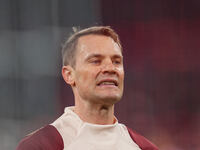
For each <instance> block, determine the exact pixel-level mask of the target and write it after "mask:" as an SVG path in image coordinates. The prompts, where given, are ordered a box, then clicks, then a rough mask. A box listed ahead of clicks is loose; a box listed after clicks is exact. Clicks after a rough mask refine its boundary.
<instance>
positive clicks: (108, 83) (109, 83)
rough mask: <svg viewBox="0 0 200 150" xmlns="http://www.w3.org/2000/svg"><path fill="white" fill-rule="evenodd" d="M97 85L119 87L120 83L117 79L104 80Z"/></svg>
mask: <svg viewBox="0 0 200 150" xmlns="http://www.w3.org/2000/svg"><path fill="white" fill-rule="evenodd" d="M97 85H98V86H101V85H105V86H118V82H117V80H115V79H104V80H100V81H99V82H98V84H97Z"/></svg>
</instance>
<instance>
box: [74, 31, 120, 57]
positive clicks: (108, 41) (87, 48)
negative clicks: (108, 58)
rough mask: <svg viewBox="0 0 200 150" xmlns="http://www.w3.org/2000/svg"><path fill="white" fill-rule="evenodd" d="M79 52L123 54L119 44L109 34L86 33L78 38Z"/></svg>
mask: <svg viewBox="0 0 200 150" xmlns="http://www.w3.org/2000/svg"><path fill="white" fill-rule="evenodd" d="M77 49H78V53H79V54H84V53H100V54H101V53H102V54H110V55H112V54H114V55H116V54H118V55H121V56H122V52H121V49H120V47H119V45H118V44H117V43H116V42H115V41H114V40H113V39H112V38H111V37H109V36H104V35H94V34H91V35H85V36H82V37H80V38H79V39H78V45H77Z"/></svg>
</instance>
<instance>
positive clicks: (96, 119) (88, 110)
mask: <svg viewBox="0 0 200 150" xmlns="http://www.w3.org/2000/svg"><path fill="white" fill-rule="evenodd" d="M74 112H75V113H76V114H77V115H78V116H79V117H80V118H81V120H83V121H84V122H88V123H92V124H100V125H106V124H113V123H114V122H115V118H114V104H112V105H105V104H97V103H91V102H87V101H85V100H78V101H75V108H74Z"/></svg>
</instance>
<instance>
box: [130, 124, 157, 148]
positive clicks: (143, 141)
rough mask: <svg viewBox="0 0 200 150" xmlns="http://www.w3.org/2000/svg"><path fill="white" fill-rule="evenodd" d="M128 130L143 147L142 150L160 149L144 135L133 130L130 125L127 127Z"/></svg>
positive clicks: (133, 138)
mask: <svg viewBox="0 0 200 150" xmlns="http://www.w3.org/2000/svg"><path fill="white" fill-rule="evenodd" d="M127 129H128V132H129V134H130V136H131V138H132V140H133V141H134V142H135V143H136V144H137V145H138V146H139V147H140V148H141V149H142V150H158V148H157V147H156V146H155V145H154V144H153V143H151V142H150V141H149V140H147V139H146V138H145V137H143V136H142V135H140V134H138V133H137V132H135V131H133V130H132V129H130V128H129V127H127Z"/></svg>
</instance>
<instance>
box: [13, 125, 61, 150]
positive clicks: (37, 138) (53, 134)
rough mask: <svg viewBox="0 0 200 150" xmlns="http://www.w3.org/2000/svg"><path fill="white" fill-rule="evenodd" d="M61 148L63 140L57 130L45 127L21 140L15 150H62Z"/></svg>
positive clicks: (49, 126)
mask: <svg viewBox="0 0 200 150" xmlns="http://www.w3.org/2000/svg"><path fill="white" fill-rule="evenodd" d="M63 148H64V144H63V139H62V137H61V135H60V134H59V132H58V131H57V129H56V128H55V127H54V126H52V125H47V126H45V127H43V128H41V129H39V130H38V131H35V132H34V133H32V134H31V135H28V136H26V137H25V138H24V139H22V141H21V142H20V143H19V145H18V147H17V149H16V150H63Z"/></svg>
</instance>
